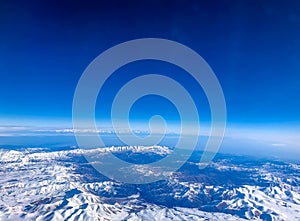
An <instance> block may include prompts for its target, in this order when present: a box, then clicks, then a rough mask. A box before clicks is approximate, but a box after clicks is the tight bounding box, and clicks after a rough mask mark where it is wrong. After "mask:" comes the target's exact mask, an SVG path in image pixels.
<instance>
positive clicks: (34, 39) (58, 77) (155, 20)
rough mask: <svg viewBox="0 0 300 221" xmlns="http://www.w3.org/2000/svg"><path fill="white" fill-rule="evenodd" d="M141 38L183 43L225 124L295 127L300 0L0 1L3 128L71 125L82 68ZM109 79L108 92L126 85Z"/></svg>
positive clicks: (299, 109) (299, 116) (299, 74)
mask: <svg viewBox="0 0 300 221" xmlns="http://www.w3.org/2000/svg"><path fill="white" fill-rule="evenodd" d="M62 2H63V3H62ZM145 37H157V38H166V39H170V40H174V41H178V42H180V43H183V44H185V45H187V46H189V47H190V48H192V49H193V50H195V51H196V52H198V53H199V54H200V55H201V56H202V57H203V58H204V59H205V60H206V61H207V62H208V63H209V64H210V66H211V67H212V69H213V70H214V72H215V73H216V75H217V77H218V78H219V81H220V83H221V85H222V87H223V90H224V94H225V98H226V102H227V110H228V122H229V123H233V124H285V125H299V123H300V114H299V113H300V102H299V94H300V62H299V61H300V2H299V1H260V0H257V1H203V2H202V1H102V2H101V1H98V2H97V3H95V2H83V1H82V2H79V1H30V3H29V2H26V1H1V3H0V101H1V105H0V120H1V122H0V123H1V124H13V125H22V124H23V123H24V122H26V119H28V121H30V120H31V121H32V120H33V119H39V122H45V124H46V122H48V121H51V120H52V119H61V120H62V121H69V120H70V119H71V114H72V99H73V94H74V91H75V87H76V85H77V82H78V80H79V78H80V76H81V74H82V73H83V71H84V69H85V68H86V67H87V65H88V64H89V63H90V62H91V61H92V60H93V59H94V58H95V57H96V56H98V55H99V54H100V53H101V52H103V51H104V50H106V49H108V48H110V47H112V46H114V45H116V44H118V43H122V42H124V41H128V40H132V39H136V38H145ZM163 66H164V65H157V66H156V67H157V68H158V69H159V68H163ZM150 67H152V68H155V67H154V66H153V65H149V64H144V66H141V67H140V69H139V70H145V69H146V70H148V69H149V68H150ZM129 68H130V67H129ZM165 70H167V68H166V69H165ZM116 79H117V80H118V79H119V81H118V82H117V83H115V84H114V83H110V84H109V89H111V92H107V93H106V94H108V95H109V94H110V93H112V91H114V90H116V89H117V88H118V85H119V84H120V82H122V81H125V80H126V78H122V77H121V78H116ZM185 83H186V84H190V85H192V86H191V87H192V89H191V90H195V91H196V90H198V89H197V88H194V89H193V83H192V82H190V80H189V79H185ZM148 99H150V100H148V102H146V101H145V105H142V104H139V103H137V104H136V107H135V110H136V112H135V113H136V115H135V117H138V118H143V117H147V115H148V114H147V112H145V110H146V109H147V110H149V101H151V99H152V98H148ZM203 100H204V102H205V99H203ZM151 102H152V103H153V102H157V103H156V104H163V102H162V101H161V100H156V101H153V100H152V101H151ZM151 102H150V103H151ZM164 105H166V106H165V107H166V108H167V109H168V110H169V109H172V107H171V106H170V104H167V103H165V104H164ZM156 106H159V105H156ZM199 107H200V106H199ZM143 108H144V109H143ZM135 110H133V111H135ZM138 110H139V111H138ZM161 110H162V111H164V108H161ZM139 113H140V115H139ZM170 113H171V112H170ZM172 113H173V114H174V116H175V115H176V112H172ZM98 114H99V113H98ZM100 114H101V113H100ZM103 116H105V114H104V115H103ZM171 116H172V114H171ZM204 116H205V117H207V116H209V114H207V115H204ZM100 117H101V116H100Z"/></svg>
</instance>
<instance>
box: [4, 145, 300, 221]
mask: <svg viewBox="0 0 300 221" xmlns="http://www.w3.org/2000/svg"><path fill="white" fill-rule="evenodd" d="M107 152H113V153H115V154H116V155H117V156H118V157H120V158H122V159H128V160H129V161H130V160H132V159H135V160H137V161H139V160H140V161H142V162H145V161H147V160H150V161H151V160H155V159H160V158H161V157H164V156H166V155H167V154H169V153H171V152H172V149H171V148H169V147H161V146H151V147H143V146H136V147H133V146H132V147H127V146H124V147H107V148H95V149H88V150H82V149H76V148H71V147H62V148H50V149H48V148H14V149H12V148H2V149H0V165H1V167H0V220H267V221H269V220H278V221H279V220H286V221H293V220H295V221H299V220H300V164H298V163H291V162H281V161H276V160H267V159H254V158H250V157H246V156H232V155H221V154H219V155H217V157H216V158H215V160H214V162H212V163H211V165H210V166H209V167H207V168H205V169H203V170H200V169H199V167H198V164H197V162H198V159H199V157H200V156H201V154H202V152H200V151H197V152H195V153H194V154H193V155H192V157H191V158H190V160H189V161H188V162H186V163H185V164H184V166H183V167H182V168H181V169H180V170H178V171H177V172H174V173H173V174H172V175H170V177H169V179H168V180H163V181H158V182H155V183H150V184H140V185H133V184H125V183H119V182H116V181H113V180H110V179H108V178H106V177H104V176H103V175H101V174H100V173H98V172H97V171H96V170H95V169H94V168H93V167H92V166H91V165H90V164H89V163H88V162H87V161H86V160H85V158H84V157H83V155H82V154H83V153H84V154H95V153H98V154H99V153H100V154H105V153H107ZM183 154H184V152H183ZM142 165H143V164H142ZM142 165H141V166H142ZM162 170H163V168H162Z"/></svg>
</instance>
